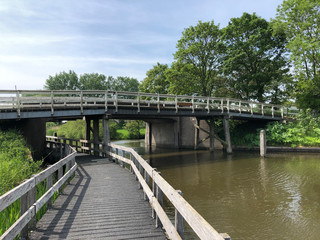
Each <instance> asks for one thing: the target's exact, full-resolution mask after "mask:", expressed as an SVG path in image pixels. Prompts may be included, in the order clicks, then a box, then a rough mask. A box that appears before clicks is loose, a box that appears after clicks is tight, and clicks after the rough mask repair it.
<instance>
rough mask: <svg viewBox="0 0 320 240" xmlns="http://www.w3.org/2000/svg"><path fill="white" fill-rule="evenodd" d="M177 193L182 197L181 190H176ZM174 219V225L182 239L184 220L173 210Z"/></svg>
mask: <svg viewBox="0 0 320 240" xmlns="http://www.w3.org/2000/svg"><path fill="white" fill-rule="evenodd" d="M177 192H178V193H179V194H180V195H181V196H182V192H181V190H177ZM174 215H175V217H174V225H175V228H176V230H177V232H178V233H179V235H180V237H181V238H182V239H184V219H183V217H182V215H181V214H180V213H179V212H178V211H177V209H175V214H174Z"/></svg>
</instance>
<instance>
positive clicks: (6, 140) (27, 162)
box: [0, 129, 42, 235]
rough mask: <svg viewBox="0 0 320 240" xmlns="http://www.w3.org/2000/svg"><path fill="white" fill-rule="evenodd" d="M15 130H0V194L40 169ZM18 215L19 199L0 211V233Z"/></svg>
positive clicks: (38, 163) (21, 137)
mask: <svg viewBox="0 0 320 240" xmlns="http://www.w3.org/2000/svg"><path fill="white" fill-rule="evenodd" d="M41 164H42V162H41V161H38V162H34V161H33V159H32V156H31V152H30V149H29V148H28V147H27V146H26V142H25V140H24V138H23V136H22V135H21V134H19V132H17V131H16V130H13V129H11V130H6V131H2V130H0V196H1V195H2V194H4V193H6V192H7V191H9V190H11V189H12V188H14V187H16V186H17V185H19V184H20V183H22V182H23V180H24V179H27V178H30V177H31V175H32V174H35V173H37V172H39V171H40V169H41ZM19 217H20V202H19V200H18V201H16V202H15V203H13V204H12V205H11V206H10V207H8V208H6V209H5V210H3V211H1V212H0V235H1V234H2V233H4V232H5V230H6V229H8V228H9V227H10V226H11V225H12V224H13V223H14V222H15V221H16V220H17V219H18V218H19Z"/></svg>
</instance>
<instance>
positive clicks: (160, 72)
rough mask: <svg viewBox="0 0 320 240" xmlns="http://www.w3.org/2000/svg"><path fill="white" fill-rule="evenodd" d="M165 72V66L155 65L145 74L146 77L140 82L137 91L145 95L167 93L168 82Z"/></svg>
mask: <svg viewBox="0 0 320 240" xmlns="http://www.w3.org/2000/svg"><path fill="white" fill-rule="evenodd" d="M167 70H168V65H167V64H160V63H157V65H155V66H153V68H152V69H150V70H149V71H148V72H147V73H146V75H147V77H146V78H145V79H144V80H143V81H142V82H141V84H140V86H139V90H140V91H141V92H145V93H163V94H166V93H168V88H169V82H168V80H167V78H166V75H165V73H166V71H167Z"/></svg>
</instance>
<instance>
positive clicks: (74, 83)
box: [44, 70, 139, 92]
mask: <svg viewBox="0 0 320 240" xmlns="http://www.w3.org/2000/svg"><path fill="white" fill-rule="evenodd" d="M44 87H45V89H47V90H114V91H130V92H137V91H138V90H139V82H138V80H137V79H135V78H130V77H116V78H114V77H112V76H109V77H108V78H106V76H105V75H103V74H98V73H84V74H82V75H80V77H78V75H77V74H76V73H75V72H74V71H72V70H70V71H69V73H66V72H61V73H59V74H56V75H55V76H49V78H48V79H47V80H46V84H45V86H44Z"/></svg>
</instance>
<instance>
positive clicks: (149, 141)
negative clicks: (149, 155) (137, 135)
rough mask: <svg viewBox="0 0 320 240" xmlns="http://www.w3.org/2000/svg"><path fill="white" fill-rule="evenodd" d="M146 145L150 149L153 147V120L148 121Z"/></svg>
mask: <svg viewBox="0 0 320 240" xmlns="http://www.w3.org/2000/svg"><path fill="white" fill-rule="evenodd" d="M145 145H146V147H148V150H149V151H151V149H152V122H146V133H145Z"/></svg>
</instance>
